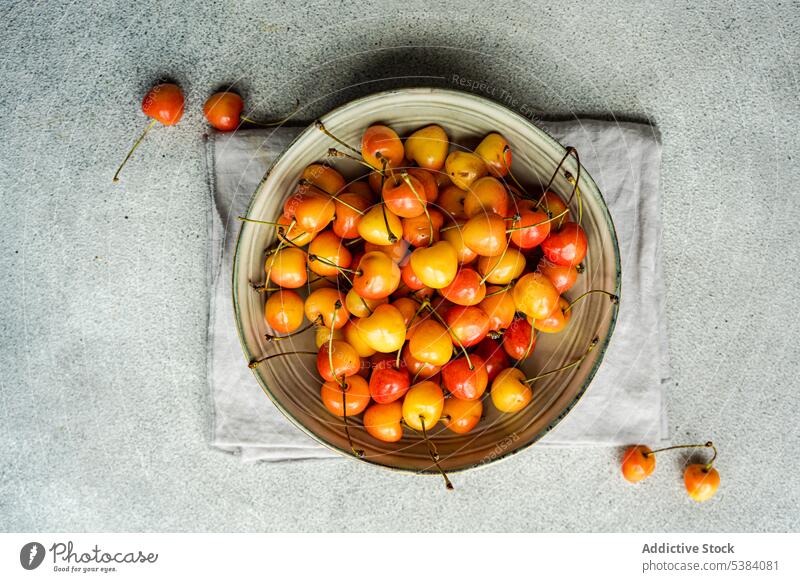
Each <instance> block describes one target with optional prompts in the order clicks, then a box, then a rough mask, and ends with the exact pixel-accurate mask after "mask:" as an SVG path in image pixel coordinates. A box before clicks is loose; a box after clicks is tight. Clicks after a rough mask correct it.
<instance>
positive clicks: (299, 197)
mask: <svg viewBox="0 0 800 582" xmlns="http://www.w3.org/2000/svg"><path fill="white" fill-rule="evenodd" d="M283 213H284V215H286V216H287V217H288V218H294V219H295V220H296V221H297V224H298V226H299V227H300V228H302V229H303V230H305V231H306V232H319V231H321V230H323V229H324V228H325V227H326V226H328V224H330V222H331V220H333V215H334V214H335V213H336V205H335V204H334V203H333V199H332V198H331V197H330V196H328V195H327V194H324V193H322V192H321V191H320V190H319V189H317V188H315V187H314V186H300V187H299V188H298V189H297V190H296V191H295V193H294V194H292V195H291V196H290V197H289V198H288V199H287V200H286V203H285V204H284V207H283Z"/></svg>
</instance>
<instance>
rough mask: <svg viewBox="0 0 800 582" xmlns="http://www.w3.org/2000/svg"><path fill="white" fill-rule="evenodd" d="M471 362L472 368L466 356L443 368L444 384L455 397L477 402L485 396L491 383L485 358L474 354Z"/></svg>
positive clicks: (471, 356)
mask: <svg viewBox="0 0 800 582" xmlns="http://www.w3.org/2000/svg"><path fill="white" fill-rule="evenodd" d="M470 361H471V362H472V368H470V366H469V362H467V358H466V357H464V356H461V357H460V358H456V359H455V360H452V361H450V362H448V363H447V364H445V365H444V366H442V384H444V387H445V388H447V390H448V391H449V392H450V393H451V394H452V395H453V396H455V397H456V398H460V399H462V400H477V399H478V398H480V397H481V396H483V393H484V392H485V391H486V386H487V385H488V383H489V375H488V374H487V372H486V368H485V367H484V365H483V358H481V357H480V356H479V355H477V354H472V355H470Z"/></svg>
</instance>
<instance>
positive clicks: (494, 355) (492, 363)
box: [470, 337, 511, 382]
mask: <svg viewBox="0 0 800 582" xmlns="http://www.w3.org/2000/svg"><path fill="white" fill-rule="evenodd" d="M475 354H477V355H479V356H480V357H481V358H483V367H484V368H486V374H487V375H488V377H489V382H491V381H493V380H494V379H495V378H497V375H498V374H499V373H500V372H502V371H503V370H505V369H506V368H508V367H509V366H511V360H509V359H508V354H506V352H505V350H504V349H503V346H501V345H500V342H498V341H497V340H493V339H492V338H490V337H487V338H484V339H483V340H481V343H479V344H478V347H476V348H475ZM470 357H471V356H470Z"/></svg>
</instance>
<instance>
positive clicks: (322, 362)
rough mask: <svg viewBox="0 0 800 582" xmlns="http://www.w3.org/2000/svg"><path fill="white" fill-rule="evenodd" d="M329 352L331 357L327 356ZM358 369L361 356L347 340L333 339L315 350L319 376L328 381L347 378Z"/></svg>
mask: <svg viewBox="0 0 800 582" xmlns="http://www.w3.org/2000/svg"><path fill="white" fill-rule="evenodd" d="M329 352H330V354H331V357H329V356H328V353H329ZM331 359H333V368H331V363H330V362H331ZM360 369H361V357H360V356H359V355H358V353H357V352H356V350H355V349H354V348H353V346H351V345H350V344H348V343H347V342H344V341H341V340H333V341H332V342H329V343H327V344H322V347H320V349H319V352H317V370H318V371H319V374H320V376H322V377H323V379H325V380H327V381H329V382H331V381H334V382H335V381H336V378H340V379H341V378H342V376H345V377H348V378H349V377H350V376H353V375H355V374H357V373H358V371H359V370H360ZM362 410H363V409H362Z"/></svg>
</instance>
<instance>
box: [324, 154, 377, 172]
mask: <svg viewBox="0 0 800 582" xmlns="http://www.w3.org/2000/svg"><path fill="white" fill-rule="evenodd" d="M328 157H330V158H346V159H348V160H352V161H354V162H356V163H358V164H361V165H362V166H364V167H365V168H369V169H370V170H371V171H373V172H380V170H378V169H377V168H375V167H374V166H373V165H372V164H368V163H367V162H365V161H364V160H362V159H360V158H357V157H355V156H351V155H350V154H348V153H345V152H340V151H339V150H337V149H336V148H328Z"/></svg>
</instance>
